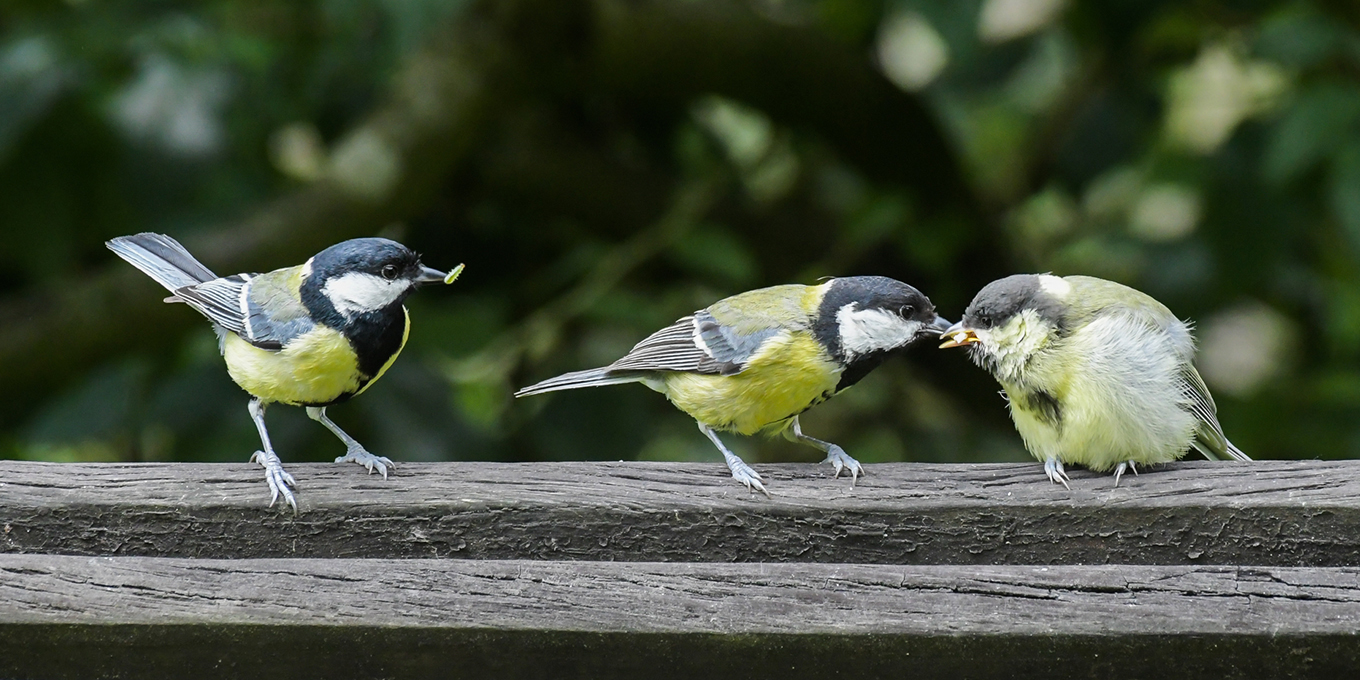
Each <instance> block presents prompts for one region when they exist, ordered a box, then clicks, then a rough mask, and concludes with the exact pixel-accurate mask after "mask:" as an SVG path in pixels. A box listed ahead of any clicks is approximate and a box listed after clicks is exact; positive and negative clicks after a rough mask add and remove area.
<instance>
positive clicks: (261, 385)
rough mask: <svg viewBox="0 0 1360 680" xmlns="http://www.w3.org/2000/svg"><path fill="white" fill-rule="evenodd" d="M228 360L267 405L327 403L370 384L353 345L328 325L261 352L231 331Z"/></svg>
mask: <svg viewBox="0 0 1360 680" xmlns="http://www.w3.org/2000/svg"><path fill="white" fill-rule="evenodd" d="M222 356H223V358H224V359H226V361H227V373H229V374H230V375H231V379H232V380H235V381H236V384H237V385H240V386H241V389H244V390H245V391H247V392H249V393H251V394H252V395H255V396H257V397H259V398H260V399H263V400H264V401H266V402H280V403H284V404H290V405H294V406H299V405H307V404H327V403H330V402H332V401H335V400H336V399H338V398H340V397H341V396H343V395H346V394H351V393H354V392H355V391H357V390H358V389H359V387H360V385H361V384H362V383H363V381H364V376H363V375H362V374H361V373H360V372H359V363H358V359H357V358H356V357H355V354H354V350H353V349H351V348H350V345H349V341H348V340H346V339H345V336H343V335H341V334H340V333H339V332H338V331H336V330H333V329H330V328H326V327H324V326H318V327H316V328H314V329H312V330H311V331H309V332H308V333H305V334H303V335H301V336H298V337H297V338H295V339H293V340H292V341H291V342H289V343H288V345H287V346H285V347H284V348H283V349H281V350H276V351H270V350H265V349H260V348H259V347H256V346H254V345H252V344H250V343H248V342H246V341H245V340H242V339H241V338H240V336H237V335H236V334H235V333H228V334H227V335H226V338H225V339H224V340H223V342H222ZM384 368H385V367H384Z"/></svg>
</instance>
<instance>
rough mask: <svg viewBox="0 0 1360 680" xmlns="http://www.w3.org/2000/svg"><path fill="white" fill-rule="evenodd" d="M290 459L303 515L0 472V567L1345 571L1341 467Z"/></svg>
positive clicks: (158, 483) (132, 480)
mask: <svg viewBox="0 0 1360 680" xmlns="http://www.w3.org/2000/svg"><path fill="white" fill-rule="evenodd" d="M755 467H756V469H757V470H758V471H759V472H760V473H761V474H762V475H764V476H766V477H767V479H768V480H769V488H770V489H771V491H772V493H773V494H774V498H773V499H769V500H767V499H765V498H764V497H763V496H759V495H751V494H749V493H747V491H746V489H745V488H743V487H741V486H739V485H737V484H735V483H734V482H732V480H731V479H730V477H729V476H728V475H727V473H726V471H725V469H724V468H723V467H722V465H721V464H719V463H716V462H715V463H712V464H693V463H646V462H642V463H531V464H509V463H425V464H402V465H401V466H400V467H399V468H397V471H396V474H395V475H394V476H393V477H392V478H391V479H388V480H383V479H382V478H381V477H378V476H371V475H366V474H364V471H363V470H362V469H360V468H359V467H357V466H354V465H328V464H295V465H290V466H289V470H290V471H291V472H292V473H293V474H294V475H295V476H296V477H297V479H298V498H299V502H300V504H301V508H302V512H301V514H299V515H297V516H296V517H295V516H293V515H292V514H291V513H288V512H281V511H280V510H279V509H278V508H277V507H276V508H274V509H272V510H270V509H267V508H266V507H265V506H266V503H267V498H268V496H267V490H266V487H265V485H264V482H263V481H262V476H261V471H260V469H259V468H258V467H257V466H253V465H248V464H55V463H31V462H18V461H0V552H7V553H50V554H76V555H129V556H149V557H151V556H156V557H200V558H265V557H317V558H346V557H353V558H428V557H455V558H470V559H498V560H499V559H546V560H603V561H611V560H617V561H643V562H700V561H709V562H713V561H718V562H728V561H735V562H822V563H861V564H956V565H965V564H975V565H981V564H997V565H1004V564H1144V565H1178V564H1193V565H1201V564H1236V565H1257V566H1311V567H1331V566H1360V461H1336V462H1321V461H1301V462H1286V461H1268V462H1255V463H1211V462H1183V463H1176V464H1172V465H1169V466H1167V467H1166V468H1164V469H1162V470H1152V471H1147V472H1144V473H1143V474H1142V475H1140V476H1138V477H1132V478H1131V477H1130V476H1125V478H1124V481H1123V483H1122V484H1121V485H1120V486H1119V487H1118V488H1116V487H1114V485H1113V480H1112V479H1111V477H1109V476H1108V475H1095V474H1091V473H1086V472H1077V473H1074V482H1073V484H1072V490H1071V491H1068V490H1066V489H1063V488H1062V487H1059V486H1055V485H1052V484H1049V483H1048V482H1046V481H1045V480H1044V477H1043V474H1042V471H1041V470H1040V466H1039V465H1038V464H1034V463H1025V464H991V465H932V464H912V463H900V464H883V465H870V466H868V476H867V477H865V478H863V479H862V480H861V481H860V484H859V485H858V486H857V487H855V488H854V489H851V488H850V486H849V484H848V482H847V480H844V479H840V480H833V479H830V478H829V474H828V470H827V468H825V467H824V466H816V465H757V466H755Z"/></svg>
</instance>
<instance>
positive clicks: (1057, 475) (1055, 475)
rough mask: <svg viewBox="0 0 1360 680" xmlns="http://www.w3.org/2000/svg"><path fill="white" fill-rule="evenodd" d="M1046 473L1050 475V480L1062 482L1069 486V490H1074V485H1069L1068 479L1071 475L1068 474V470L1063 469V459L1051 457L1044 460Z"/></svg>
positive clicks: (1056, 482) (1055, 482) (1057, 482)
mask: <svg viewBox="0 0 1360 680" xmlns="http://www.w3.org/2000/svg"><path fill="white" fill-rule="evenodd" d="M1044 474H1046V475H1048V481H1050V482H1053V483H1054V484H1061V485H1063V486H1065V487H1067V490H1068V491H1071V490H1072V487H1070V486H1067V480H1069V479H1071V477H1068V476H1067V470H1065V469H1063V464H1062V461H1060V460H1058V459H1057V458H1049V459H1048V460H1046V461H1044Z"/></svg>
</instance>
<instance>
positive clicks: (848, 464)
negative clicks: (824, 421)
mask: <svg viewBox="0 0 1360 680" xmlns="http://www.w3.org/2000/svg"><path fill="white" fill-rule="evenodd" d="M822 462H823V463H831V465H832V466H833V467H835V468H836V474H834V475H832V477H833V478H836V479H839V478H840V476H841V470H849V471H850V488H852V489H853V488H855V482H858V481H859V476H860V475H862V474H864V466H863V465H860V464H859V461H857V460H855V459H854V458H851V457H850V454H848V453H846V452H845V449H842V448H841V447H839V446H836V445H835V444H832V445H831V448H829V449H827V450H826V459H825V460H823V461H822Z"/></svg>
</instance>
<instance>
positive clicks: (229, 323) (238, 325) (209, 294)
mask: <svg viewBox="0 0 1360 680" xmlns="http://www.w3.org/2000/svg"><path fill="white" fill-rule="evenodd" d="M249 280H250V276H249V275H246V274H236V275H234V276H225V277H222V278H220V279H213V280H211V281H205V282H203V283H200V284H197V285H193V286H185V287H183V288H180V289H178V290H176V291H175V296H176V297H178V298H180V299H181V300H184V301H185V302H187V303H189V306H190V307H193V308H194V309H196V310H198V311H199V313H201V314H202V315H203V316H206V317H208V318H209V319H210V320H211V321H212V322H213V323H215V324H217V325H218V326H221V327H222V328H224V329H226V330H228V331H231V332H232V333H236V334H238V335H241V336H243V337H246V338H247V339H249V336H248V335H247V334H246V314H247V312H246V310H245V309H244V307H245V305H243V304H241V301H242V298H243V297H244V296H245V295H246V294H247V291H246V290H245V288H246V286H247V284H248V282H249Z"/></svg>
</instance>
